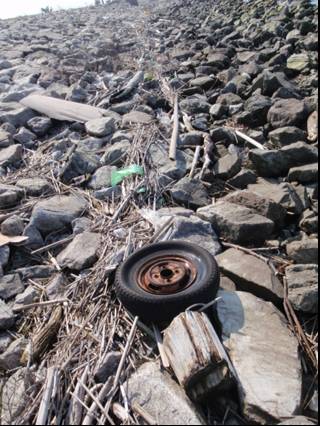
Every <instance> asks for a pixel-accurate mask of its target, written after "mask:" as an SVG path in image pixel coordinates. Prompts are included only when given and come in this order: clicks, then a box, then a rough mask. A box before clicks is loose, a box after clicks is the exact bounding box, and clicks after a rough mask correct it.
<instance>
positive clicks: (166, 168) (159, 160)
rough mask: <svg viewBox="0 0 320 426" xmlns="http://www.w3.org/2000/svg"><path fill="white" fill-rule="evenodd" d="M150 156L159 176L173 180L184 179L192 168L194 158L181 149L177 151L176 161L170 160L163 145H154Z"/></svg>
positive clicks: (150, 150)
mask: <svg viewBox="0 0 320 426" xmlns="http://www.w3.org/2000/svg"><path fill="white" fill-rule="evenodd" d="M149 154H150V157H151V161H152V163H153V166H154V167H156V168H157V170H158V173H159V175H161V176H164V177H167V178H170V179H172V180H179V179H181V178H183V177H184V176H185V175H186V173H187V170H189V169H190V168H191V164H192V158H190V157H189V156H188V155H187V154H186V153H184V152H183V151H181V150H179V149H178V150H177V159H176V161H172V160H170V159H169V158H168V151H167V149H166V147H165V146H163V145H158V144H152V145H151V147H150V149H149Z"/></svg>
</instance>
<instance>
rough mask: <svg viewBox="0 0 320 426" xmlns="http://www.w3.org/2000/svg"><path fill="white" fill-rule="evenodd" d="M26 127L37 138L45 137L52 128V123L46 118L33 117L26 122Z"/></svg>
mask: <svg viewBox="0 0 320 426" xmlns="http://www.w3.org/2000/svg"><path fill="white" fill-rule="evenodd" d="M27 124H28V127H29V129H31V131H32V132H33V133H35V134H36V135H37V136H38V137H42V136H45V135H46V134H47V133H48V131H49V130H50V128H51V126H52V121H51V119H50V118H48V117H34V118H31V120H29V121H28V123H27Z"/></svg>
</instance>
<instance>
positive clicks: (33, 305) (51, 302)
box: [12, 299, 70, 313]
mask: <svg viewBox="0 0 320 426" xmlns="http://www.w3.org/2000/svg"><path fill="white" fill-rule="evenodd" d="M69 302H70V300H68V299H57V300H48V301H47V302H39V303H31V304H30V305H24V306H21V307H20V306H19V307H14V308H13V309H12V310H13V312H14V313H18V312H23V311H27V310H29V309H33V308H39V307H44V306H51V305H60V304H61V303H69Z"/></svg>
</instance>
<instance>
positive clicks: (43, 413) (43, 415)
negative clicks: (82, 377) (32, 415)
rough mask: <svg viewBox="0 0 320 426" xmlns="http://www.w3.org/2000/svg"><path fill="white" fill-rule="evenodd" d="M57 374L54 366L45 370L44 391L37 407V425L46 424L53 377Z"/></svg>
mask: <svg viewBox="0 0 320 426" xmlns="http://www.w3.org/2000/svg"><path fill="white" fill-rule="evenodd" d="M56 375H57V369H56V367H50V368H48V371H47V378H46V384H45V391H44V394H43V397H42V401H41V404H40V408H39V413H38V416H37V421H36V424H37V425H46V424H47V419H48V412H49V407H50V400H51V396H52V391H53V384H54V381H55V377H56Z"/></svg>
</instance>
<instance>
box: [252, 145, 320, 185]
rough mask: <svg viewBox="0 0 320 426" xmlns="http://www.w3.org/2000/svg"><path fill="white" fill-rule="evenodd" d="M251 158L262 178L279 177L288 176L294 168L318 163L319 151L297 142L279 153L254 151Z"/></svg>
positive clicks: (275, 151) (274, 151)
mask: <svg viewBox="0 0 320 426" xmlns="http://www.w3.org/2000/svg"><path fill="white" fill-rule="evenodd" d="M249 156H250V160H251V161H252V163H253V165H254V167H255V169H256V170H257V172H258V173H259V175H260V176H263V177H279V176H285V175H287V173H288V171H289V170H290V169H291V168H292V167H298V166H303V165H305V164H309V163H315V162H317V161H318V150H317V149H316V148H315V147H313V146H310V145H308V144H307V143H305V142H297V143H295V144H291V145H289V146H285V147H284V148H282V149H281V150H279V151H277V150H270V151H264V150H261V149H254V150H252V151H250V155H249Z"/></svg>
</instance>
